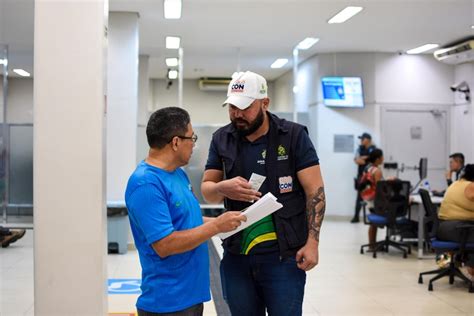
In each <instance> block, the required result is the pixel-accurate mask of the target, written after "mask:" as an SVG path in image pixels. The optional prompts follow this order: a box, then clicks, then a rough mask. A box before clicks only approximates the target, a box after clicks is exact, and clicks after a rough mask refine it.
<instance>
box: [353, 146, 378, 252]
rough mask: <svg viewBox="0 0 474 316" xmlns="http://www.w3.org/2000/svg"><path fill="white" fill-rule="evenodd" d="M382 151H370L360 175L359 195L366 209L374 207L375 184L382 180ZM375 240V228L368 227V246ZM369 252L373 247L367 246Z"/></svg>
mask: <svg viewBox="0 0 474 316" xmlns="http://www.w3.org/2000/svg"><path fill="white" fill-rule="evenodd" d="M383 160H384V157H383V151H382V149H379V148H376V149H374V150H372V152H371V153H370V154H369V157H368V158H367V162H368V165H367V166H366V167H365V170H364V172H363V173H362V175H361V179H360V183H359V187H360V189H361V190H360V192H359V195H360V197H361V199H362V200H363V201H365V202H367V207H368V208H369V210H372V209H373V207H374V199H375V188H376V187H377V182H379V181H380V180H383V174H382V168H380V165H381V164H383ZM376 238H377V226H376V225H370V226H369V244H371V245H373V244H375V241H376ZM369 250H373V246H369Z"/></svg>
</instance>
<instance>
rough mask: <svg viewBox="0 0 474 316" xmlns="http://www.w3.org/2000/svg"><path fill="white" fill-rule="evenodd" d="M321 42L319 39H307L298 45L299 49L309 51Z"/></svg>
mask: <svg viewBox="0 0 474 316" xmlns="http://www.w3.org/2000/svg"><path fill="white" fill-rule="evenodd" d="M318 41H319V38H314V37H307V38H305V39H304V40H302V41H301V42H299V43H298V45H296V48H297V49H308V48H310V47H311V46H313V45H314V44H316V43H317V42H318Z"/></svg>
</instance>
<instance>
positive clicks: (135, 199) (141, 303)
mask: <svg viewBox="0 0 474 316" xmlns="http://www.w3.org/2000/svg"><path fill="white" fill-rule="evenodd" d="M125 202H126V204H127V208H128V212H129V218H130V226H131V228H132V234H133V238H134V240H135V246H136V247H137V250H138V254H139V257H140V263H141V266H142V285H141V290H142V294H141V295H140V297H139V298H138V301H137V307H138V308H139V309H141V310H144V311H148V312H153V313H170V312H176V311H180V310H183V309H186V308H188V307H191V306H193V305H196V304H199V303H202V302H205V301H209V300H210V299H211V296H210V292H209V286H210V285H209V257H208V249H207V243H203V244H201V245H200V246H198V247H197V248H195V249H193V250H191V251H187V252H185V253H181V254H176V255H171V256H168V257H165V258H161V257H160V256H158V254H157V253H156V252H155V250H154V249H153V247H152V244H153V243H155V242H156V241H159V240H161V239H163V238H165V237H166V236H168V235H170V234H171V233H173V232H174V231H180V230H187V229H192V228H194V227H197V226H200V225H202V224H203V220H202V215H201V209H200V207H199V202H198V200H197V199H196V197H195V196H194V194H193V192H192V188H191V184H190V182H189V179H188V177H187V176H186V174H185V173H184V171H183V170H182V169H181V168H178V169H176V170H175V171H173V172H168V171H165V170H162V169H159V168H156V167H154V166H151V165H149V164H147V163H146V162H144V161H142V162H141V163H140V164H139V165H138V167H137V168H136V170H135V171H134V172H133V174H132V175H131V176H130V179H129V180H128V184H127V189H126V192H125Z"/></svg>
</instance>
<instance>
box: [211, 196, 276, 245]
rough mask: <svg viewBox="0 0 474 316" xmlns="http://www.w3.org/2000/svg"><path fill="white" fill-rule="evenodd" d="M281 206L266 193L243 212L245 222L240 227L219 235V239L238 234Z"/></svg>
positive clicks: (273, 197)
mask: <svg viewBox="0 0 474 316" xmlns="http://www.w3.org/2000/svg"><path fill="white" fill-rule="evenodd" d="M282 207H283V205H282V204H281V203H279V202H278V201H277V198H276V197H275V196H274V195H273V194H271V193H270V192H268V193H267V194H265V195H264V196H263V197H262V198H261V199H260V200H258V201H257V202H255V203H254V204H252V205H250V206H249V207H248V208H247V209H246V210H245V211H244V212H242V214H243V215H245V216H247V221H246V222H242V225H240V226H239V227H237V228H236V229H234V230H233V231H230V232H227V233H220V234H218V235H217V236H219V237H220V238H221V239H226V238H227V237H230V236H232V235H233V234H235V233H238V232H239V231H241V230H242V229H245V228H247V227H249V226H250V225H252V224H254V223H256V222H258V221H259V220H261V219H262V218H264V217H265V216H267V215H270V214H272V213H273V212H275V211H276V210H279V209H280V208H282Z"/></svg>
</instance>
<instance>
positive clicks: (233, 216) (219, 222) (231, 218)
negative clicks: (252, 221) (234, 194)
mask: <svg viewBox="0 0 474 316" xmlns="http://www.w3.org/2000/svg"><path fill="white" fill-rule="evenodd" d="M242 221H246V218H245V216H244V215H242V213H241V212H226V213H224V214H222V215H220V216H219V217H216V218H215V219H212V220H211V219H210V218H207V220H206V219H205V223H204V224H203V225H201V226H198V227H195V228H192V229H187V230H182V231H174V232H172V233H171V234H169V235H168V236H166V237H165V238H163V239H160V240H158V241H156V242H154V243H153V244H152V246H153V249H154V250H155V252H156V253H157V254H158V255H159V256H160V257H161V258H164V257H168V256H170V255H174V254H178V253H183V252H186V251H189V250H192V249H194V248H196V247H197V246H199V245H200V244H202V243H203V242H205V241H206V240H208V239H209V238H211V237H212V236H214V235H216V234H218V233H223V232H228V231H231V230H234V229H236V228H237V227H239V226H240V224H241V222H242Z"/></svg>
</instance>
